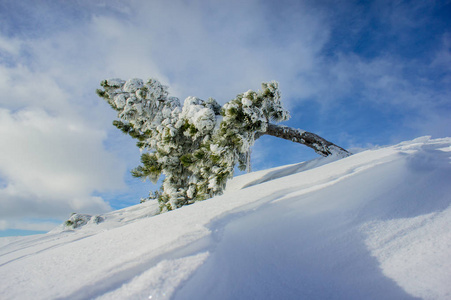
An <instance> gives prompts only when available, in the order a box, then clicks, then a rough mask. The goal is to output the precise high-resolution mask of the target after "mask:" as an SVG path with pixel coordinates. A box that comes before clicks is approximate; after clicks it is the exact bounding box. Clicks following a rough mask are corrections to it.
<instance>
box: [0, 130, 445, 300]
mask: <svg viewBox="0 0 451 300" xmlns="http://www.w3.org/2000/svg"><path fill="white" fill-rule="evenodd" d="M326 159H327V158H326ZM450 183H451V138H444V139H435V140H432V139H430V138H428V137H423V138H418V139H416V140H413V141H409V142H404V143H401V144H399V145H396V146H391V147H385V148H379V149H373V150H369V151H365V152H361V153H358V154H355V155H353V156H351V157H348V158H345V159H341V160H338V161H323V160H321V159H317V160H314V161H311V162H306V163H301V164H298V165H291V166H286V167H280V168H277V169H272V170H267V171H261V172H256V173H251V174H248V175H244V176H240V177H238V178H236V179H234V180H233V181H232V182H230V184H229V185H228V189H227V191H226V193H225V194H224V195H223V196H220V197H215V198H213V199H210V200H207V201H203V202H198V203H195V204H193V205H189V206H185V207H182V208H180V209H177V210H175V211H171V212H168V213H164V214H161V215H155V212H156V208H157V205H156V204H154V203H152V202H147V203H144V204H140V205H137V206H134V207H130V208H126V209H123V210H120V211H116V212H113V213H110V214H106V215H102V216H100V217H101V218H102V219H103V222H101V223H98V224H95V223H94V222H91V223H89V222H88V223H87V224H86V225H84V226H82V227H80V228H76V229H71V230H69V229H68V228H65V227H64V226H61V227H60V228H57V229H55V230H53V231H52V232H50V233H48V234H45V235H39V236H29V237H20V238H8V239H3V240H2V239H0V299H96V298H99V299H215V300H217V299H417V298H423V299H451V230H450V229H451V206H450V204H451V184H450Z"/></svg>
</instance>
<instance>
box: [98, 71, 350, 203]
mask: <svg viewBox="0 0 451 300" xmlns="http://www.w3.org/2000/svg"><path fill="white" fill-rule="evenodd" d="M101 86H102V87H103V89H102V90H97V94H98V95H99V96H101V97H103V98H104V99H106V100H107V101H108V103H109V104H110V105H111V107H112V108H113V109H115V110H116V111H117V112H118V118H119V119H120V120H116V121H114V122H113V125H115V126H116V127H117V128H119V129H121V130H122V131H123V132H124V133H127V134H129V135H130V136H132V137H133V138H135V139H137V140H138V142H137V146H138V147H139V148H140V149H141V150H144V153H143V154H142V156H141V163H142V165H140V166H138V167H137V168H136V169H134V170H132V174H133V176H135V177H140V178H148V179H150V180H151V181H152V182H156V181H157V180H158V179H159V178H160V176H161V174H163V175H164V180H163V185H162V192H156V193H155V194H153V193H151V198H153V199H158V201H159V203H160V208H161V210H162V211H166V210H172V209H175V208H178V207H181V206H183V205H187V204H190V203H193V202H195V201H199V200H204V199H207V198H210V197H212V196H214V195H217V194H221V193H222V191H223V189H224V187H225V184H226V181H227V180H228V179H229V178H231V177H232V176H233V171H234V167H235V166H236V165H237V164H238V165H239V167H240V169H244V168H245V167H246V164H247V158H248V155H247V154H248V152H249V150H250V147H251V146H252V145H253V143H254V141H255V139H256V138H258V137H259V136H261V135H263V134H270V135H274V136H278V134H280V133H283V134H284V135H287V134H289V130H287V129H290V128H288V127H282V126H278V125H274V124H271V123H270V121H272V122H280V121H284V120H287V119H288V118H289V113H288V111H286V110H285V109H284V108H283V107H282V104H281V102H280V92H279V89H278V84H277V82H269V83H263V84H262V90H261V91H257V92H255V91H252V90H249V91H247V92H246V93H243V94H239V95H238V96H237V97H236V98H235V99H233V100H231V101H230V102H228V103H226V104H225V105H224V106H223V107H221V106H220V105H219V104H218V103H217V102H216V101H215V100H214V99H212V98H210V99H208V100H206V101H204V100H201V99H199V98H196V97H188V98H186V99H185V101H184V103H183V106H182V105H181V104H180V101H179V99H177V98H175V97H169V94H168V91H167V87H166V86H164V85H162V84H161V83H160V82H159V81H157V80H155V79H150V80H148V81H147V82H143V81H142V80H141V79H130V80H128V81H124V80H121V79H109V80H105V81H103V82H102V83H101ZM278 131H280V132H278ZM305 133H307V134H311V133H308V132H304V131H296V133H295V135H296V134H297V135H298V136H295V137H293V136H290V135H289V136H279V137H282V138H287V139H291V140H293V141H295V142H300V143H303V144H306V145H307V146H309V147H312V148H313V149H314V150H315V151H317V152H318V153H320V154H322V155H329V154H333V152H337V153H338V152H339V153H342V154H343V153H344V154H346V153H348V152H347V151H346V150H344V149H342V148H340V147H338V146H336V145H334V144H332V143H330V142H327V141H326V140H324V139H323V141H321V140H320V141H317V140H314V145H313V144H312V145H309V144H307V143H306V139H305V138H306V137H305V136H304V137H303V136H302V135H305ZM315 137H318V136H316V135H315ZM318 138H319V139H321V138H320V137H318ZM294 139H298V140H297V141H296V140H294ZM324 142H326V143H324ZM327 143H329V144H327ZM335 147H337V148H335ZM330 149H332V151H329V152H331V153H329V152H327V151H326V152H324V150H330ZM322 151H323V152H324V153H323V152H322ZM343 151H344V152H343Z"/></svg>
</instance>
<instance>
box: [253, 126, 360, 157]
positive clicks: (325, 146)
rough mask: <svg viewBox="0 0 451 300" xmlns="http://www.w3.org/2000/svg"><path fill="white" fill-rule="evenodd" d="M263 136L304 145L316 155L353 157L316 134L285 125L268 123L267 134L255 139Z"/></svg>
mask: <svg viewBox="0 0 451 300" xmlns="http://www.w3.org/2000/svg"><path fill="white" fill-rule="evenodd" d="M262 135H271V136H274V137H278V138H282V139H285V140H289V141H292V142H295V143H299V144H303V145H305V146H307V147H310V148H312V149H313V150H315V152H316V153H318V154H320V155H322V156H329V155H338V156H341V157H347V156H349V155H351V153H350V152H348V151H347V150H345V149H343V148H341V147H340V146H337V145H335V144H334V143H331V142H329V141H327V140H325V139H324V138H322V137H320V136H318V135H316V134H314V133H311V132H307V131H303V130H300V129H294V128H291V127H287V126H283V125H275V124H271V123H268V128H267V130H266V131H265V132H262V133H259V134H257V135H256V136H255V139H257V138H259V137H260V136H262Z"/></svg>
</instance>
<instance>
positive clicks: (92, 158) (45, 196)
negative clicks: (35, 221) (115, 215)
mask: <svg viewBox="0 0 451 300" xmlns="http://www.w3.org/2000/svg"><path fill="white" fill-rule="evenodd" d="M0 136H1V137H2V143H1V145H0V174H1V177H2V178H3V181H6V183H5V184H4V187H2V188H1V189H0V202H1V204H2V210H1V212H0V215H1V217H2V218H8V217H12V216H16V217H21V216H22V217H24V216H40V217H48V218H49V217H59V218H63V217H64V216H65V215H66V214H67V213H68V211H77V212H90V213H100V212H105V211H108V210H110V206H109V204H108V203H105V202H104V201H103V200H102V199H101V198H99V197H93V196H91V194H92V193H93V192H95V191H102V190H111V189H115V188H120V187H123V181H122V174H123V172H124V171H125V166H124V164H123V163H121V162H117V161H116V159H115V157H114V156H113V155H112V154H109V153H107V152H106V151H105V150H104V149H103V145H102V141H103V140H104V139H105V138H106V136H105V133H104V132H103V131H100V130H96V129H93V128H89V127H87V126H86V125H85V124H83V122H82V120H77V118H73V119H68V118H65V117H60V116H51V115H49V114H48V113H46V112H45V111H43V110H37V109H30V110H20V111H18V112H11V111H10V110H6V109H1V110H0Z"/></svg>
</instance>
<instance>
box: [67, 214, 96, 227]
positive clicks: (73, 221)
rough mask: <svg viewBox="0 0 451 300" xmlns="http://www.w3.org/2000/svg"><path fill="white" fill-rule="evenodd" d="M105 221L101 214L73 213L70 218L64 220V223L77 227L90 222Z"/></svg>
mask: <svg viewBox="0 0 451 300" xmlns="http://www.w3.org/2000/svg"><path fill="white" fill-rule="evenodd" d="M101 222H103V218H102V217H101V216H91V215H85V214H77V213H73V214H72V215H71V216H70V218H69V219H68V220H67V221H66V222H64V225H65V226H66V227H67V228H70V229H76V228H79V227H81V226H84V225H86V224H88V223H94V224H98V223H101Z"/></svg>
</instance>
